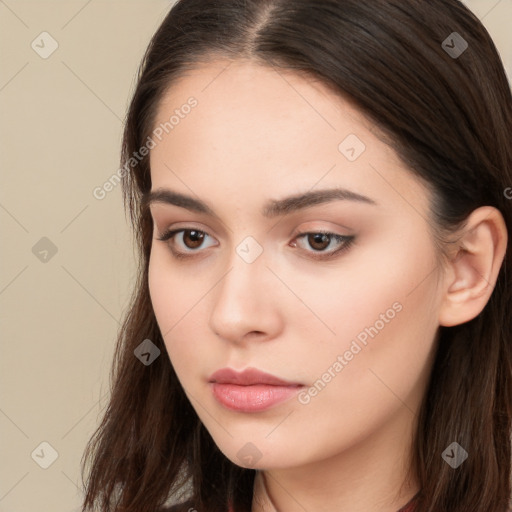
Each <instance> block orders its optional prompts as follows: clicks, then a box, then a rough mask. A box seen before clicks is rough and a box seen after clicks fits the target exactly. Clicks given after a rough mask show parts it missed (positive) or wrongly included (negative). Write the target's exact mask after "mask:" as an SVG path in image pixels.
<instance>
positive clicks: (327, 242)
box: [291, 231, 355, 259]
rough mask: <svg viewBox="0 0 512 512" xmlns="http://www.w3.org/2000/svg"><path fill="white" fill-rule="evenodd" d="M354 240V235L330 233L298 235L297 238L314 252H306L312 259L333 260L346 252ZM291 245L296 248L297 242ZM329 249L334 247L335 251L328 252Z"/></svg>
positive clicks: (317, 232) (320, 232) (318, 232)
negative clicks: (303, 241)
mask: <svg viewBox="0 0 512 512" xmlns="http://www.w3.org/2000/svg"><path fill="white" fill-rule="evenodd" d="M354 238H355V237H354V235H350V236H346V235H338V234H337V233H330V232H328V231H315V232H305V233H298V234H297V235H296V237H295V239H300V240H305V241H306V243H307V245H309V247H311V248H312V249H313V251H311V250H308V249H305V250H306V251H307V252H309V253H312V257H313V258H317V259H328V258H332V257H334V256H335V255H338V254H339V253H341V252H342V251H346V250H347V249H348V248H349V247H350V245H351V244H352V243H353V241H354ZM291 245H292V247H296V246H297V242H295V241H294V242H292V244H291ZM329 247H331V249H332V248H333V247H334V250H326V249H328V248H329ZM315 253H316V254H315Z"/></svg>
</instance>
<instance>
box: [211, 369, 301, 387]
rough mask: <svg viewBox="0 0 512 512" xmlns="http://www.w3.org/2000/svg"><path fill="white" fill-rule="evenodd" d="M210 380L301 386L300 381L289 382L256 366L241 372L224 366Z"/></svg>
mask: <svg viewBox="0 0 512 512" xmlns="http://www.w3.org/2000/svg"><path fill="white" fill-rule="evenodd" d="M209 381H210V382H217V383H219V384H237V385H238V386H253V385H255V384H267V385H269V386H301V384H300V383H298V382H288V381H286V380H283V379H279V378H278V377H275V376H274V375H271V374H270V373H265V372H262V371H260V370H257V369H256V368H247V369H246V370H244V371H243V372H241V373H238V372H236V371H235V370H232V369H231V368H223V369H222V370H218V371H216V372H215V373H213V374H212V375H211V376H210V380H209Z"/></svg>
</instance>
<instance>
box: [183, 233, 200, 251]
mask: <svg viewBox="0 0 512 512" xmlns="http://www.w3.org/2000/svg"><path fill="white" fill-rule="evenodd" d="M187 238H188V239H189V240H191V242H192V243H191V244H190V243H188V244H186V245H187V247H189V248H190V249H195V248H196V247H199V246H200V245H201V243H202V240H203V238H204V233H201V232H200V231H196V230H190V231H188V237H187Z"/></svg>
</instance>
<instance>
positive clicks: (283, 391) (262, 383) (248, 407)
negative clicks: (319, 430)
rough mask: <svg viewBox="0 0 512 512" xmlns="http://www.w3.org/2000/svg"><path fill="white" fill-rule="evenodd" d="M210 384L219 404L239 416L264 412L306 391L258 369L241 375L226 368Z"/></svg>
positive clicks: (249, 369)
mask: <svg viewBox="0 0 512 512" xmlns="http://www.w3.org/2000/svg"><path fill="white" fill-rule="evenodd" d="M209 383H210V386H211V389H212V392H213V396H214V397H215V398H216V400H217V401H218V402H219V403H220V404H222V405H223V406H224V407H227V408H228V409H231V410H234V411H238V412H259V411H264V410H266V409H269V408H270V407H273V406H274V405H277V404H278V403H281V402H283V401H285V400H288V399H289V398H291V397H292V396H294V395H295V394H296V393H297V391H298V390H299V389H300V388H302V387H303V385H302V384H300V383H296V382H289V381H286V380H283V379H279V378H278V377H275V376H274V375H271V374H269V373H265V372H262V371H260V370H257V369H255V368H247V369H246V370H244V371H243V372H241V373H238V372H236V371H235V370H232V369H231V368H223V369H222V370H218V371H216V372H215V373H213V374H212V375H211V376H210V379H209Z"/></svg>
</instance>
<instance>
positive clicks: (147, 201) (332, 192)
mask: <svg viewBox="0 0 512 512" xmlns="http://www.w3.org/2000/svg"><path fill="white" fill-rule="evenodd" d="M340 200H346V201H355V202H360V203H366V204H370V205H377V202H376V201H374V200H373V199H371V198H369V197H367V196H364V195H361V194H358V193H356V192H352V191H351V190H347V189H344V188H330V189H324V190H314V191H309V192H304V193H299V194H295V195H292V196H289V197H285V198H284V199H271V200H269V201H267V203H266V204H265V205H264V206H263V208H262V210H261V214H262V215H263V216H264V217H268V218H273V217H278V216H281V215H289V214H291V213H293V212H296V211H299V210H303V209H305V208H309V207H311V206H315V205H319V204H325V203H330V202H333V201H340ZM141 203H142V207H143V208H144V209H146V208H147V207H149V206H151V205H152V204H156V203H160V204H171V205H174V206H179V207H180V208H185V209H187V210H190V211H192V212H196V213H204V214H206V215H210V216H212V217H216V218H218V215H217V214H216V213H215V212H214V211H213V210H212V209H211V208H210V207H209V206H208V205H207V204H206V203H204V202H203V201H201V200H199V199H196V198H194V197H191V196H188V195H185V194H181V193H179V192H175V191H173V190H170V189H163V188H160V189H157V190H151V191H149V192H146V193H144V194H143V196H142V201H141Z"/></svg>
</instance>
